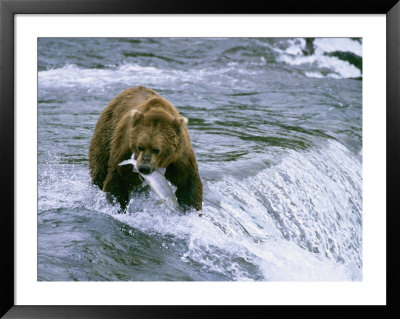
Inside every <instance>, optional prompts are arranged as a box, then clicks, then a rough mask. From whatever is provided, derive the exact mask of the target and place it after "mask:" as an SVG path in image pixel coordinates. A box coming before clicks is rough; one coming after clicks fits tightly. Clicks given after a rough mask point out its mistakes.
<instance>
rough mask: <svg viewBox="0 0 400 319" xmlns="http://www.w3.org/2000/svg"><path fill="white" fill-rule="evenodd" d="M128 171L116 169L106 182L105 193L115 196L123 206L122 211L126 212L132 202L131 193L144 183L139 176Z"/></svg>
mask: <svg viewBox="0 0 400 319" xmlns="http://www.w3.org/2000/svg"><path fill="white" fill-rule="evenodd" d="M127 170H128V169H120V170H118V169H116V170H114V171H113V172H110V173H109V174H108V175H107V178H106V180H105V181H104V187H103V191H104V192H107V193H110V194H111V195H113V196H114V197H115V198H116V200H117V201H118V203H119V204H120V206H121V211H122V212H125V211H126V208H127V207H128V204H129V200H130V193H131V192H132V190H133V189H134V187H135V186H137V185H140V184H141V183H142V182H141V180H140V179H139V175H138V174H136V173H132V172H128V171H127Z"/></svg>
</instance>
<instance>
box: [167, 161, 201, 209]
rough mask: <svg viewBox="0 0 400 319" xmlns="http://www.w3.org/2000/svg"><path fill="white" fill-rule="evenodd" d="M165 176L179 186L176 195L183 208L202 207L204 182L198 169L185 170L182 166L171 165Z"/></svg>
mask: <svg viewBox="0 0 400 319" xmlns="http://www.w3.org/2000/svg"><path fill="white" fill-rule="evenodd" d="M165 177H166V178H167V179H168V180H169V181H170V182H171V183H172V184H173V185H175V186H176V187H177V189H176V192H175V195H176V198H177V200H178V203H179V205H180V206H181V207H182V208H183V209H188V208H191V207H193V208H195V209H196V210H201V209H202V203H203V184H202V182H201V179H200V175H199V172H198V171H197V170H191V171H189V172H187V171H186V172H185V170H184V169H183V167H182V166H178V165H170V166H168V168H167V171H166V173H165Z"/></svg>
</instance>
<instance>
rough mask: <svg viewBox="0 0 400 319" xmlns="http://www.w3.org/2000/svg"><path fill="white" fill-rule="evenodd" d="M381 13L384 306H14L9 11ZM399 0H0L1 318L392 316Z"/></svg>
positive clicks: (395, 305)
mask: <svg viewBox="0 0 400 319" xmlns="http://www.w3.org/2000/svg"><path fill="white" fill-rule="evenodd" d="M122 13H123V14H133V13H134V14H149V13H151V14H237V13H240V14H243V13H244V14H282V13H284V14H326V13H329V14H385V15H386V21H387V29H386V43H387V44H386V45H387V47H386V50H387V51H386V52H387V53H386V54H387V73H386V74H387V105H386V112H387V113H386V116H387V117H386V124H387V131H386V136H387V139H386V146H387V153H386V159H387V163H386V164H387V167H386V177H387V198H386V199H387V203H386V208H387V211H386V218H387V237H386V239H387V305H386V306H374V307H370V306H354V307H349V306H289V307H287V306H240V307H239V306H238V307H225V306H16V305H15V303H14V294H15V290H14V226H15V225H14V185H15V184H14V173H15V171H14V169H15V166H14V160H15V158H14V17H15V15H16V14H122ZM399 17H400V3H399V2H398V0H389V1H384V0H380V1H376V0H375V1H373V0H368V1H365V0H349V1H346V0H335V1H333V0H325V1H317V0H309V1H283V2H282V1H281V2H278V1H275V2H274V3H268V2H258V3H257V2H253V1H252V0H251V1H246V3H245V4H243V3H241V2H235V3H231V2H229V4H228V2H226V1H220V2H217V1H212V2H211V1H208V0H203V1H180V0H171V1H162V0H134V1H129V0H100V1H99V0H53V1H43V0H42V1H40V0H31V1H27V0H8V1H7V0H0V23H1V25H0V27H1V29H0V30H1V36H0V37H1V38H0V41H1V42H0V54H1V55H0V63H1V64H0V136H1V138H0V143H1V144H0V145H1V152H2V154H1V156H0V164H1V165H0V167H1V170H0V181H1V185H2V189H1V193H0V194H1V198H2V201H1V203H2V208H1V211H2V213H1V225H2V230H1V231H0V236H1V237H0V238H1V243H2V253H1V263H0V264H1V270H2V272H1V281H0V282H1V283H0V287H1V288H0V289H1V297H0V303H1V308H0V315H2V316H4V318H67V317H68V318H78V317H79V318H164V317H171V318H175V317H185V318H186V317H188V318H192V317H200V316H201V317H203V318H204V317H208V316H210V315H212V316H218V317H219V318H221V317H227V316H228V315H229V316H232V315H235V316H240V317H248V316H252V315H254V314H253V313H252V312H254V311H256V312H257V313H258V312H260V313H261V314H262V315H263V316H266V315H268V316H271V315H272V316H279V317H282V316H286V315H295V316H296V317H299V316H300V317H303V316H304V317H310V316H313V315H329V316H335V317H338V316H340V317H344V318H347V317H354V316H359V315H367V314H368V315H372V316H373V317H379V318H386V317H387V318H389V317H390V318H392V317H398V316H399V307H398V302H397V301H398V300H397V298H396V295H397V294H396V290H397V289H398V286H399V283H400V282H399V271H398V269H399V267H398V266H399V264H398V261H397V260H396V249H398V248H397V247H396V243H398V242H399V238H398V232H397V231H396V228H397V226H398V217H397V214H398V212H399V205H398V201H397V200H396V196H397V195H398V190H397V187H396V186H397V181H398V180H399V173H398V169H397V165H398V163H399V162H400V158H399V142H398V138H399V137H400V121H399V119H400V112H399V109H400V81H399V80H400V65H399V57H400V52H399V51H400V22H399V21H400V20H399Z"/></svg>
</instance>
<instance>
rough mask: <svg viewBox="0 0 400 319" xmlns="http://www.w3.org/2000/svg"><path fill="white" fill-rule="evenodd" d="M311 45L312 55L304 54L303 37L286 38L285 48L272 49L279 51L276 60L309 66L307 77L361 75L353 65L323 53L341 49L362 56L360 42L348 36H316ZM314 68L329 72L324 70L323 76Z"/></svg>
mask: <svg viewBox="0 0 400 319" xmlns="http://www.w3.org/2000/svg"><path fill="white" fill-rule="evenodd" d="M313 45H314V53H313V54H312V55H304V51H305V50H306V41H305V40H304V39H303V38H298V39H290V40H288V47H287V48H286V49H280V48H277V47H272V49H273V50H274V51H276V52H279V53H280V55H279V57H278V59H277V60H278V61H280V62H284V63H286V64H289V65H294V66H300V65H302V66H304V67H308V68H310V70H309V71H305V75H306V76H307V77H313V78H321V77H325V76H326V77H331V78H335V79H342V78H359V77H361V75H362V74H361V71H360V70H359V69H358V68H357V67H355V66H354V65H352V64H350V63H349V62H347V61H343V60H340V59H339V58H337V57H334V56H329V55H326V54H325V53H330V52H335V51H343V52H351V53H354V54H356V55H358V56H360V57H362V45H361V43H359V42H358V41H355V40H352V39H349V38H316V39H315V40H314V42H313ZM315 68H318V69H328V70H330V71H331V72H325V73H326V74H325V76H324V75H323V74H322V73H321V72H320V71H317V70H315Z"/></svg>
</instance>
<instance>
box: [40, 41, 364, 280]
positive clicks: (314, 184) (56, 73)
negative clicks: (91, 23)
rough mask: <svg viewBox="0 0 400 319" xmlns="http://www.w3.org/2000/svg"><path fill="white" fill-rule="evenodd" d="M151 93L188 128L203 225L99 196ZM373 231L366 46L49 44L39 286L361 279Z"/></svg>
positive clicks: (147, 203)
mask: <svg viewBox="0 0 400 319" xmlns="http://www.w3.org/2000/svg"><path fill="white" fill-rule="evenodd" d="M138 85H144V86H146V87H149V88H152V89H154V90H155V91H156V92H158V93H159V94H161V95H162V96H163V97H165V98H166V99H168V100H169V101H170V102H171V103H172V104H174V105H175V106H176V107H177V108H178V110H179V111H180V113H181V114H182V115H184V116H186V117H187V118H188V119H189V125H188V128H189V133H190V137H191V140H192V145H193V149H194V151H195V154H196V156H197V160H198V164H199V172H200V175H201V178H202V181H203V184H204V202H203V211H202V217H200V216H199V215H198V214H197V213H196V212H188V213H186V214H183V213H176V212H172V211H169V210H168V208H167V207H165V206H164V205H162V204H159V203H158V202H157V196H156V195H155V193H154V192H152V191H151V190H150V191H148V192H144V193H141V194H139V195H133V196H132V201H131V204H130V207H129V211H128V213H126V214H118V208H119V207H118V206H116V205H113V204H111V203H109V202H108V201H107V199H106V196H105V194H104V193H103V192H102V191H101V190H100V189H98V188H97V187H95V186H93V185H92V184H91V180H90V175H89V169H88V148H89V144H90V139H91V137H92V134H93V130H94V127H95V125H96V122H97V119H98V117H99V115H100V113H101V111H102V110H103V108H104V107H105V106H106V105H107V104H108V102H109V101H110V100H111V99H112V98H113V97H114V96H116V95H117V94H119V93H120V92H121V91H123V90H124V89H126V88H129V87H135V86H138ZM362 219H363V218H362V42H361V39H349V38H316V39H303V38H290V39H289V38H282V39H275V38H267V39H262V38H212V39H211V38H151V39H150V38H40V39H38V219H37V220H38V280H39V281H292V280H306V281H309V280H346V281H347V280H349V281H351V280H362V265H363V263H362Z"/></svg>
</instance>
